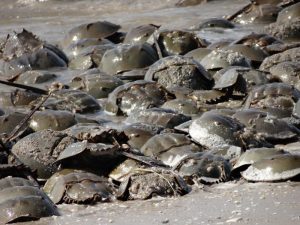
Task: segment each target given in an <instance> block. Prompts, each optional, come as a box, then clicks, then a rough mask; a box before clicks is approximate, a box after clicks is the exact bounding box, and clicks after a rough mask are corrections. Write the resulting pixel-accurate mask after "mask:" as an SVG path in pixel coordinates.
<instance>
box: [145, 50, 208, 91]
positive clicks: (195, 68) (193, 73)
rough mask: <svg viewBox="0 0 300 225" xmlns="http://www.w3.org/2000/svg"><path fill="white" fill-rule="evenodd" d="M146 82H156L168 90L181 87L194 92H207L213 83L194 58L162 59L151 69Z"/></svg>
mask: <svg viewBox="0 0 300 225" xmlns="http://www.w3.org/2000/svg"><path fill="white" fill-rule="evenodd" d="M145 80H149V81H153V80H155V81H157V82H158V83H159V84H161V85H163V86H164V87H166V88H167V89H168V88H172V87H174V86H175V87H176V86H180V87H186V88H190V89H194V90H199V89H200V90H203V89H204V90H207V89H210V88H211V86H212V83H213V80H212V78H211V77H210V75H209V74H208V72H207V71H206V70H205V69H204V68H203V66H201V65H200V64H199V63H198V62H197V61H195V60H193V59H192V58H188V57H184V56H169V57H165V58H162V59H160V60H159V61H157V62H156V63H154V64H153V65H151V66H150V67H149V70H148V71H147V73H146V75H145Z"/></svg>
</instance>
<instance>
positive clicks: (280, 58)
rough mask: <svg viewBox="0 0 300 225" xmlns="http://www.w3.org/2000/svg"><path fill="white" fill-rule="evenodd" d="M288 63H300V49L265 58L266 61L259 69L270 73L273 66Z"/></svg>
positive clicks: (292, 49)
mask: <svg viewBox="0 0 300 225" xmlns="http://www.w3.org/2000/svg"><path fill="white" fill-rule="evenodd" d="M287 61H292V62H299V61H300V47H297V48H291V49H288V50H286V51H284V52H281V53H277V54H274V55H271V56H269V57H267V58H265V60H264V61H263V62H262V64H261V65H260V67H259V69H260V70H262V71H266V72H269V71H270V68H271V67H272V66H274V65H276V64H279V63H282V62H287Z"/></svg>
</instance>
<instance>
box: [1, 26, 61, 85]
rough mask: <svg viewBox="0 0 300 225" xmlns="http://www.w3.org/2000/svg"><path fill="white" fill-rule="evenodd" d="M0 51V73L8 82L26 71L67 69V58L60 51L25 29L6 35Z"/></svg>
mask: <svg viewBox="0 0 300 225" xmlns="http://www.w3.org/2000/svg"><path fill="white" fill-rule="evenodd" d="M1 51H2V52H3V54H2V57H3V59H2V60H3V63H2V64H1V68H0V71H1V72H2V75H3V76H5V78H6V79H8V80H9V79H15V78H16V77H17V76H18V75H19V74H21V73H23V72H26V71H28V70H39V69H49V68H54V67H67V57H66V56H65V54H64V53H63V52H62V51H60V50H59V49H58V48H56V47H54V46H52V45H50V44H47V43H45V42H43V41H41V40H39V39H38V38H37V37H36V36H35V35H34V34H32V33H31V32H28V31H27V30H25V29H24V30H23V31H22V32H20V33H14V34H13V35H8V36H7V39H6V41H5V44H4V46H3V49H2V50H1ZM1 72H0V73H1Z"/></svg>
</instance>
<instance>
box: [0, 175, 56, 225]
mask: <svg viewBox="0 0 300 225" xmlns="http://www.w3.org/2000/svg"><path fill="white" fill-rule="evenodd" d="M0 190H1V191H0V196H1V200H0V220H1V223H2V224H7V223H16V222H25V221H32V220H38V219H40V218H41V217H49V216H54V215H55V216H58V215H59V212H58V210H57V208H56V206H55V205H54V204H53V202H52V201H51V200H50V199H49V198H48V196H47V195H46V194H45V193H44V192H43V191H42V190H40V189H39V188H38V187H35V186H34V184H33V183H32V182H30V181H29V180H26V179H23V178H16V177H7V178H3V179H1V180H0Z"/></svg>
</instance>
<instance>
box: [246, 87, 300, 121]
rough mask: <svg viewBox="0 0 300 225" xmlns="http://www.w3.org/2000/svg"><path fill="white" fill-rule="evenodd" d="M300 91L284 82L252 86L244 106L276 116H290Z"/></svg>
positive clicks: (299, 96)
mask: <svg viewBox="0 0 300 225" xmlns="http://www.w3.org/2000/svg"><path fill="white" fill-rule="evenodd" d="M299 98H300V91H299V90H298V89H296V88H294V87H293V86H291V85H289V84H285V83H269V84H264V85H261V86H258V87H256V88H254V89H253V90H252V91H251V92H250V93H249V96H248V98H247V100H246V102H245V108H256V109H260V110H262V111H266V112H269V113H270V114H271V115H274V116H276V117H279V118H282V117H290V116H291V114H292V111H293V108H294V105H295V103H296V102H297V101H298V100H299Z"/></svg>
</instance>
